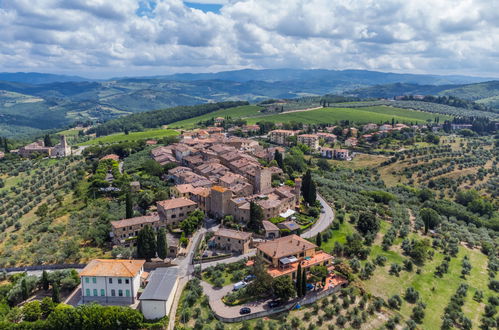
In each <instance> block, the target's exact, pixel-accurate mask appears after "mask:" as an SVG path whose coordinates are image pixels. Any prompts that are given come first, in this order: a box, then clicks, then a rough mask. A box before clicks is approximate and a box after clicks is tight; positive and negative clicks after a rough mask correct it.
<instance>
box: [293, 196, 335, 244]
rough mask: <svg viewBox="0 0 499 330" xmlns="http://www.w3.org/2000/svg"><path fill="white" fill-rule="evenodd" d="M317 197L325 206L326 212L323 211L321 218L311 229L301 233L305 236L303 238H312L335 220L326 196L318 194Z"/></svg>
mask: <svg viewBox="0 0 499 330" xmlns="http://www.w3.org/2000/svg"><path fill="white" fill-rule="evenodd" d="M317 199H318V200H319V202H320V203H321V205H322V207H323V208H324V213H321V215H320V216H319V219H318V220H317V222H316V223H315V224H314V225H313V226H312V228H310V230H308V231H306V232H304V233H303V234H301V237H303V238H312V237H314V236H316V235H317V234H318V233H320V232H323V231H324V230H326V229H327V228H328V227H329V226H330V225H331V224H332V223H333V220H334V211H333V209H332V208H331V206H329V204H328V203H327V202H326V201H325V200H324V198H322V196H321V195H319V194H317Z"/></svg>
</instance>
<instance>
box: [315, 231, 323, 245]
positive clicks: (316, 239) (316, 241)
mask: <svg viewBox="0 0 499 330" xmlns="http://www.w3.org/2000/svg"><path fill="white" fill-rule="evenodd" d="M315 244H316V245H317V246H318V247H321V245H322V235H321V233H317V237H316V238H315Z"/></svg>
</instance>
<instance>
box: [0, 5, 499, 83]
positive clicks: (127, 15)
mask: <svg viewBox="0 0 499 330" xmlns="http://www.w3.org/2000/svg"><path fill="white" fill-rule="evenodd" d="M494 3H496V4H494ZM498 49H499V3H498V2H497V1H493V0H240V1H239V0H192V1H191V2H185V1H181V0H156V1H154V0H36V1H34V0H0V71H10V72H14V71H37V72H53V73H65V74H78V75H84V76H88V77H111V76H124V75H128V76H131V75H158V74H169V73H175V72H213V71H223V70H232V69H241V68H255V69H262V68H326V69H370V70H379V71H392V72H413V73H438V74H468V75H482V76H488V77H491V76H495V77H499V61H498V59H499V54H498V52H499V50H498Z"/></svg>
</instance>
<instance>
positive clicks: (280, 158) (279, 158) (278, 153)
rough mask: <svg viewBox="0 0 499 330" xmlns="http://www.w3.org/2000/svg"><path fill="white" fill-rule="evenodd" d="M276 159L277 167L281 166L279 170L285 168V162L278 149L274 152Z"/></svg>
mask: <svg viewBox="0 0 499 330" xmlns="http://www.w3.org/2000/svg"><path fill="white" fill-rule="evenodd" d="M274 159H275V161H276V162H277V166H279V168H283V166H284V162H283V159H282V154H281V153H280V152H279V150H277V149H276V151H275V152H274Z"/></svg>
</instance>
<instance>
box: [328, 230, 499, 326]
mask: <svg viewBox="0 0 499 330" xmlns="http://www.w3.org/2000/svg"><path fill="white" fill-rule="evenodd" d="M389 227H390V224H389V223H388V222H382V226H381V230H380V234H379V237H378V238H377V239H376V242H375V244H373V246H372V248H371V254H370V257H369V259H370V260H371V261H372V260H373V259H374V258H376V256H378V255H383V256H385V257H386V258H387V262H386V265H385V266H384V267H380V266H378V267H377V268H376V270H375V271H374V275H373V276H372V277H371V278H370V279H369V280H367V281H363V283H364V285H365V287H366V289H367V290H368V292H370V293H372V294H373V295H375V296H379V297H383V298H384V299H388V298H390V297H391V296H393V295H395V294H398V295H400V296H401V297H402V298H403V297H404V293H405V290H406V289H407V288H408V287H410V286H412V287H414V288H415V289H416V290H417V291H418V292H419V294H420V297H421V299H422V301H423V302H425V303H426V304H427V308H426V315H425V318H424V322H423V324H422V326H421V328H422V329H437V328H440V325H441V322H442V321H441V317H442V314H443V310H444V308H445V307H446V306H447V304H448V302H449V300H450V297H451V296H452V295H453V294H454V293H455V291H456V289H457V288H458V286H459V284H460V283H463V282H466V283H468V285H469V289H468V295H467V298H466V303H465V305H464V306H463V312H464V313H465V315H466V316H467V317H468V318H470V319H471V320H472V322H473V324H474V327H475V328H477V326H478V325H479V322H480V317H481V314H482V312H483V308H484V306H483V303H482V304H481V303H478V302H476V301H474V300H473V299H472V297H473V294H474V293H475V291H476V290H477V289H478V290H482V291H483V292H484V294H485V299H484V301H486V299H487V297H488V296H490V295H492V294H493V293H492V291H491V290H490V289H489V288H488V287H487V285H488V283H489V280H488V274H487V257H486V256H485V255H484V254H482V253H481V252H480V251H478V250H476V249H475V250H471V249H468V248H465V247H460V248H459V253H458V255H457V257H456V258H452V259H451V262H450V267H449V273H447V274H445V275H444V276H443V277H442V278H438V277H435V276H434V275H433V274H434V271H435V268H436V267H437V266H438V265H439V264H440V263H441V262H442V260H443V258H444V256H443V254H442V253H440V252H436V253H435V256H434V257H433V260H429V261H427V262H426V264H425V265H424V266H422V267H420V268H421V274H416V268H415V269H414V271H412V272H407V271H402V272H400V276H398V277H397V276H393V275H390V274H389V269H390V265H391V264H392V263H398V264H400V265H402V262H403V260H405V259H407V257H405V256H403V255H401V254H400V251H401V249H400V243H401V241H402V239H400V238H398V239H397V240H396V241H395V244H394V245H393V246H392V247H391V249H390V250H389V251H383V250H382V248H381V246H380V245H379V244H380V242H381V240H382V235H383V234H384V233H386V231H387V230H388V228H389ZM354 231H355V229H354V227H353V226H352V224H350V223H349V222H347V221H345V222H344V223H343V224H341V226H340V229H339V230H337V231H335V233H334V236H333V237H332V238H331V239H330V240H328V241H327V242H323V244H322V245H321V248H322V249H323V250H325V251H331V249H332V248H333V246H334V243H335V242H341V243H344V242H345V237H346V235H347V234H349V233H352V232H354ZM416 236H419V234H416V233H412V234H411V237H416ZM464 255H468V257H469V258H470V263H471V265H472V267H473V268H472V269H471V274H470V275H469V276H468V277H467V278H466V279H462V278H461V277H460V276H461V261H462V258H463V256H464ZM414 306H415V305H413V304H409V303H408V302H406V301H404V303H403V304H402V308H401V310H400V313H401V314H402V315H403V316H404V318H405V319H409V318H410V316H411V314H412V309H413V308H414Z"/></svg>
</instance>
